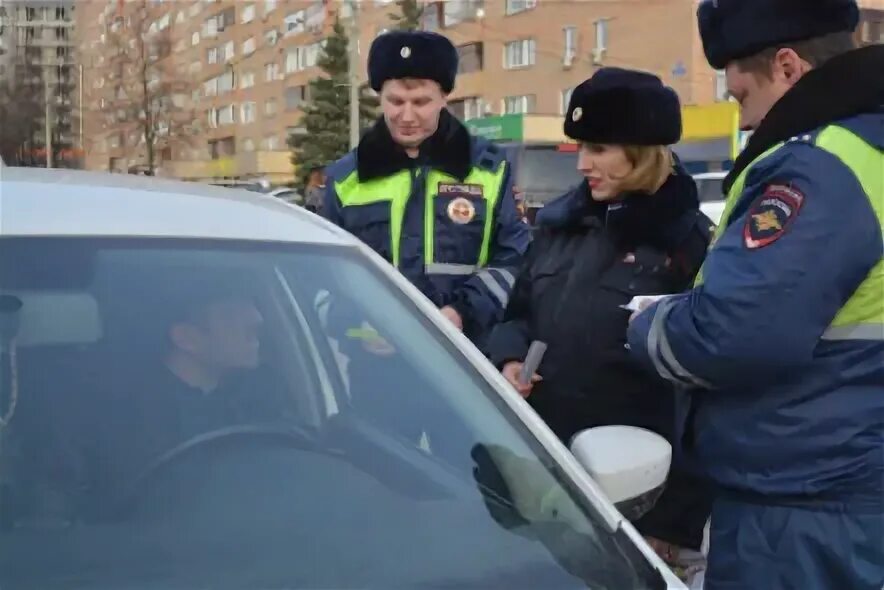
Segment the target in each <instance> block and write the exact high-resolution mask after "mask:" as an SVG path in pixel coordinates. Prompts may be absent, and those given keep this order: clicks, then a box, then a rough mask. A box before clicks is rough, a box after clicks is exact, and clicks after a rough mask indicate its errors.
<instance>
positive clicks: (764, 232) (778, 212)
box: [743, 184, 804, 249]
mask: <svg viewBox="0 0 884 590" xmlns="http://www.w3.org/2000/svg"><path fill="white" fill-rule="evenodd" d="M803 203H804V195H803V194H802V193H801V192H800V191H798V190H797V189H795V188H793V187H790V186H785V185H782V184H772V185H770V186H768V187H767V189H766V190H765V191H764V194H763V195H761V196H760V197H758V199H756V200H755V202H754V203H752V207H751V208H750V209H749V213H748V215H747V216H746V225H745V226H744V227H743V239H744V240H745V243H746V247H747V248H750V249H756V248H763V247H765V246H768V245H770V244H772V243H774V242H776V241H777V240H778V239H780V237H781V236H782V235H783V234H784V233H785V232H786V229H787V228H788V227H789V224H791V223H792V220H793V219H795V217H797V216H798V212H799V211H800V210H801V205H802V204H803Z"/></svg>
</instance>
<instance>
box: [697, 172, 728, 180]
mask: <svg viewBox="0 0 884 590" xmlns="http://www.w3.org/2000/svg"><path fill="white" fill-rule="evenodd" d="M693 176H694V180H721V179H723V178H724V177H725V176H727V172H724V171H718V172H702V173H700V174H694V175H693Z"/></svg>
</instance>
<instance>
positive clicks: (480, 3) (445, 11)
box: [441, 0, 485, 27]
mask: <svg viewBox="0 0 884 590" xmlns="http://www.w3.org/2000/svg"><path fill="white" fill-rule="evenodd" d="M441 4H442V26H444V27H453V26H454V25H456V24H458V23H462V22H464V21H467V20H474V19H475V18H476V17H477V16H478V15H479V14H480V12H479V11H480V10H484V8H485V0H448V1H447V2H442V3H441Z"/></svg>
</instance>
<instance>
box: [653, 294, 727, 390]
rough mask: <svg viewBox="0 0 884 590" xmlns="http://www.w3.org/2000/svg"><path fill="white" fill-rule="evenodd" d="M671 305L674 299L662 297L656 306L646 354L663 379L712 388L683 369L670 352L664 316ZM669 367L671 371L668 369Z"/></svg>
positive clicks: (667, 313) (670, 347)
mask: <svg viewBox="0 0 884 590" xmlns="http://www.w3.org/2000/svg"><path fill="white" fill-rule="evenodd" d="M673 305H675V302H674V301H667V300H665V299H664V300H663V301H661V302H660V304H659V306H658V307H657V312H656V314H655V315H654V320H653V322H652V323H651V331H650V333H649V334H648V354H649V355H650V357H651V361H652V362H653V363H654V367H655V368H656V369H657V372H658V373H660V376H661V377H663V378H664V379H668V380H669V381H673V382H676V383H682V384H685V385H691V386H694V387H702V388H703V389H712V386H711V385H710V384H709V383H708V382H706V381H704V380H703V379H700V378H699V377H697V376H696V375H694V374H693V373H691V372H690V371H688V370H687V369H685V368H684V366H683V365H682V364H681V363H680V362H678V359H677V358H675V353H674V352H672V346H671V345H670V344H669V337H668V336H667V335H666V318H667V317H669V312H670V311H672V306H673ZM658 352H659V354H658ZM661 357H662V358H661ZM670 368H671V369H672V371H670ZM673 372H674V374H673Z"/></svg>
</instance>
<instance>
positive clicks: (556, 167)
mask: <svg viewBox="0 0 884 590" xmlns="http://www.w3.org/2000/svg"><path fill="white" fill-rule="evenodd" d="M517 162H518V164H517V179H516V185H517V186H519V188H521V189H522V190H523V191H524V192H525V193H526V195H527V196H528V198H529V199H530V200H531V201H532V202H546V201H548V200H550V199H553V198H556V197H558V196H561V195H563V194H565V193H566V192H568V190H570V189H571V188H572V187H574V186H575V185H576V184H578V183H579V182H580V181H581V180H582V179H583V177H582V176H581V175H580V173H579V172H578V171H577V152H562V151H559V150H557V149H556V148H555V147H522V148H520V149H519V151H518V158H517Z"/></svg>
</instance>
